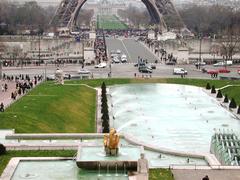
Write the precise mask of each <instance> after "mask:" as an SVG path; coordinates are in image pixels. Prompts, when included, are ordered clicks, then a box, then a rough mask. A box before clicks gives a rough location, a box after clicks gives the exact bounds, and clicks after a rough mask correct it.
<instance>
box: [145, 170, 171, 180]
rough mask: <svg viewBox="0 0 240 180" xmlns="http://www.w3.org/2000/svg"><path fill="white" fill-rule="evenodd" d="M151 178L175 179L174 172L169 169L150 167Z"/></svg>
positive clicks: (151, 179) (152, 179)
mask: <svg viewBox="0 0 240 180" xmlns="http://www.w3.org/2000/svg"><path fill="white" fill-rule="evenodd" d="M149 179H150V180H174V178H173V176H172V172H171V171H170V170H169V169H150V172H149Z"/></svg>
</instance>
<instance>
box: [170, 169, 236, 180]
mask: <svg viewBox="0 0 240 180" xmlns="http://www.w3.org/2000/svg"><path fill="white" fill-rule="evenodd" d="M172 173H173V174H174V178H175V180H202V178H203V177H204V176H206V175H208V177H209V179H210V180H239V179H240V171H239V170H186V169H184V170H172Z"/></svg>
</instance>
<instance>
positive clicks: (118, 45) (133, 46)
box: [106, 39, 156, 63]
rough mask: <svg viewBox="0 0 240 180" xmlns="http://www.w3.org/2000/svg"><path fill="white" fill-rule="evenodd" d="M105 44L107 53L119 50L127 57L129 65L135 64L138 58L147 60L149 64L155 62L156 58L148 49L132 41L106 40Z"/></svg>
mask: <svg viewBox="0 0 240 180" xmlns="http://www.w3.org/2000/svg"><path fill="white" fill-rule="evenodd" d="M106 43H107V48H108V52H110V51H112V50H114V51H116V50H118V49H119V50H121V51H122V53H124V54H126V55H127V57H128V62H129V63H137V59H138V57H140V58H142V59H147V60H148V62H149V63H153V62H154V61H155V60H156V57H155V56H154V55H153V54H152V53H151V52H150V51H149V50H148V49H146V48H145V47H144V46H143V45H142V44H140V43H139V42H137V41H135V40H134V39H106Z"/></svg>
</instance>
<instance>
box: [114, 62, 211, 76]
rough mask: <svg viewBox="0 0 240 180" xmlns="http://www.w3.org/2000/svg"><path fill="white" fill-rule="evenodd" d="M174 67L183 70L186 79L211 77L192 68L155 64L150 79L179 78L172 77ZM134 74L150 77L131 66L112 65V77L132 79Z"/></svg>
mask: <svg viewBox="0 0 240 180" xmlns="http://www.w3.org/2000/svg"><path fill="white" fill-rule="evenodd" d="M176 67H182V68H185V69H186V70H187V71H188V75H187V76H186V77H187V78H201V79H210V78H211V76H210V75H209V74H207V73H202V72H201V71H197V70H194V69H193V67H194V66H189V65H186V66H168V65H164V64H156V69H155V70H153V73H152V74H151V76H152V77H159V78H180V77H181V76H180V75H173V69H174V68H176ZM135 73H136V75H137V77H142V75H148V76H149V75H150V74H146V73H140V72H139V71H138V68H137V67H134V65H133V64H114V65H112V77H116V78H117V77H130V78H131V77H134V74H135Z"/></svg>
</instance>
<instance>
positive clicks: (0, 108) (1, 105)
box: [0, 103, 4, 112]
mask: <svg viewBox="0 0 240 180" xmlns="http://www.w3.org/2000/svg"><path fill="white" fill-rule="evenodd" d="M0 112H4V104H3V103H1V104H0Z"/></svg>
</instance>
